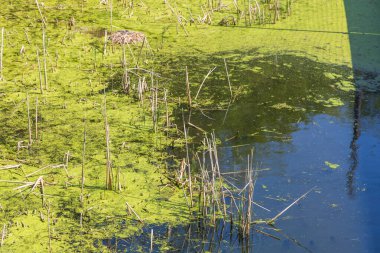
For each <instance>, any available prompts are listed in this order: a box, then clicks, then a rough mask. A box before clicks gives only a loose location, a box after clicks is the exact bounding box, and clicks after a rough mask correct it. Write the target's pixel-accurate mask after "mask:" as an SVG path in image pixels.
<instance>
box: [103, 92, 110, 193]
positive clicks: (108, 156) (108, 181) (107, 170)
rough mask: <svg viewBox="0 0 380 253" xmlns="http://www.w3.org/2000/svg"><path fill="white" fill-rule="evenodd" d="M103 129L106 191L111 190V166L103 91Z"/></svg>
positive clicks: (105, 100)
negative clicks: (104, 136)
mask: <svg viewBox="0 0 380 253" xmlns="http://www.w3.org/2000/svg"><path fill="white" fill-rule="evenodd" d="M104 128H105V131H106V160H107V161H106V189H107V190H112V165H111V152H110V131H109V125H108V120H107V99H106V95H105V91H104Z"/></svg>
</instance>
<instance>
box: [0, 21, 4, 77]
mask: <svg viewBox="0 0 380 253" xmlns="http://www.w3.org/2000/svg"><path fill="white" fill-rule="evenodd" d="M3 54H4V27H2V28H1V44H0V81H2V80H4V77H3Z"/></svg>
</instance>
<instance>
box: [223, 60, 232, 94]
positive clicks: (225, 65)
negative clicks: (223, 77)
mask: <svg viewBox="0 0 380 253" xmlns="http://www.w3.org/2000/svg"><path fill="white" fill-rule="evenodd" d="M223 60H224V67H225V68H226V74H227V80H228V87H229V88H230V93H231V99H232V87H231V82H230V75H229V74H228V68H227V62H226V59H223Z"/></svg>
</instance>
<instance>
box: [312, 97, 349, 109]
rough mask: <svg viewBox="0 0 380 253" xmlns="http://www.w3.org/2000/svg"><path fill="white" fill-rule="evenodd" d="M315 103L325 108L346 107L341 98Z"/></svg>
mask: <svg viewBox="0 0 380 253" xmlns="http://www.w3.org/2000/svg"><path fill="white" fill-rule="evenodd" d="M315 102H316V103H319V104H322V105H323V106H325V107H338V106H343V105H344V102H343V101H342V100H341V99H340V98H329V99H327V100H320V99H317V100H315Z"/></svg>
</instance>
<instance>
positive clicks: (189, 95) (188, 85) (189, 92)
mask: <svg viewBox="0 0 380 253" xmlns="http://www.w3.org/2000/svg"><path fill="white" fill-rule="evenodd" d="M186 94H187V101H188V103H189V109H191V91H190V82H189V72H188V71H187V66H186Z"/></svg>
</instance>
